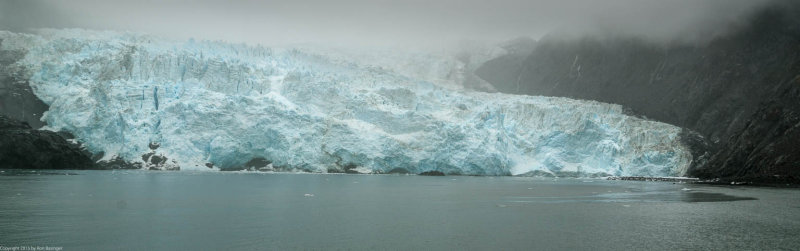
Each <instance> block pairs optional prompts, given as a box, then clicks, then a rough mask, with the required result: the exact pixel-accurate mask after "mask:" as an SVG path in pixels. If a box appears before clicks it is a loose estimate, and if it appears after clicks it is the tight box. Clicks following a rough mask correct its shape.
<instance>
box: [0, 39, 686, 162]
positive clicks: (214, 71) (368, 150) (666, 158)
mask: <svg viewBox="0 0 800 251" xmlns="http://www.w3.org/2000/svg"><path fill="white" fill-rule="evenodd" d="M0 39H2V44H1V45H0V46H1V47H2V50H18V51H24V52H25V53H26V55H25V57H24V58H23V59H22V60H20V61H19V62H17V63H16V64H19V65H20V67H24V68H25V69H26V71H28V72H29V75H30V80H29V82H30V85H31V87H32V89H33V91H34V93H35V95H36V96H37V97H39V98H40V99H41V100H42V101H44V102H45V103H47V104H48V105H49V106H50V109H49V111H47V112H46V114H45V115H44V116H43V118H42V119H43V120H44V121H45V122H47V124H48V126H47V127H46V129H48V130H56V131H57V130H66V131H69V132H71V133H72V134H74V135H75V136H76V138H77V139H78V140H79V141H81V142H83V143H84V144H85V146H86V147H87V148H88V150H89V151H91V152H93V153H95V154H99V153H101V152H102V153H104V154H103V156H104V157H103V158H104V159H106V160H109V159H111V158H114V157H120V158H122V159H125V160H127V161H130V162H147V163H146V165H151V166H152V165H154V164H156V166H157V167H158V168H175V167H180V169H182V170H186V169H202V170H208V168H207V166H211V164H208V165H207V163H213V169H215V170H216V169H219V168H222V169H225V168H239V167H242V166H247V165H250V164H251V163H253V161H254V160H259V161H256V162H260V163H263V164H266V163H270V164H269V165H268V166H267V167H265V168H266V169H270V168H271V169H274V170H304V171H312V172H333V171H335V172H341V171H357V172H362V173H387V172H390V171H392V170H394V171H408V172H411V173H419V172H424V171H431V170H436V171H441V172H444V173H450V174H467V175H519V174H557V175H563V174H579V175H592V174H600V175H645V176H678V175H682V174H684V172H685V170H686V168H687V167H688V166H689V165H690V161H691V159H692V158H691V154H690V153H689V150H688V149H687V147H686V146H684V145H682V143H681V142H680V139H679V136H678V135H679V133H680V131H681V129H680V128H678V127H675V126H671V125H668V124H664V123H659V122H654V121H648V120H644V119H640V118H636V117H631V116H627V115H625V114H624V113H623V111H622V107H620V106H618V105H612V104H605V103H600V102H594V101H582V100H573V99H567V98H553V97H534V96H520V95H508V94H496V93H494V94H493V93H481V92H472V91H466V90H458V89H454V88H449V87H444V86H445V85H440V84H437V83H436V81H432V80H430V79H427V80H426V79H420V78H416V77H414V76H413V74H402V72H403V71H395V70H392V69H388V68H387V67H376V66H375V65H370V64H369V63H366V62H364V60H360V61H355V60H354V61H347V60H346V59H347V58H346V57H342V56H341V55H339V56H337V57H336V58H335V59H334V58H333V57H328V56H326V55H325V54H321V53H312V52H309V51H305V50H301V49H278V48H264V47H259V46H247V45H239V44H227V43H222V42H207V41H203V42H201V41H193V40H189V41H185V42H174V41H169V40H163V39H159V38H156V37H151V36H147V35H140V34H128V33H116V32H96V31H83V30H43V31H38V32H37V33H36V34H17V33H10V32H0ZM431 60H435V59H431ZM433 65H446V64H433ZM389 68H391V67H389ZM408 69H411V68H405V70H408ZM151 149H156V150H155V153H153V150H151ZM153 156H158V159H157V160H154V159H153Z"/></svg>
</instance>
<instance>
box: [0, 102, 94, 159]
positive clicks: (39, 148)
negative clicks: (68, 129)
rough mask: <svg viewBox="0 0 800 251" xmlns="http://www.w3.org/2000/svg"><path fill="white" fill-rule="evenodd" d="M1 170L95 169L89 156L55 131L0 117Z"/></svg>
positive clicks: (78, 146)
mask: <svg viewBox="0 0 800 251" xmlns="http://www.w3.org/2000/svg"><path fill="white" fill-rule="evenodd" d="M0 168H15V169H95V168H97V166H95V164H94V162H93V161H92V160H91V158H90V154H89V153H88V152H87V151H85V150H83V149H82V148H81V147H80V145H78V144H74V143H71V142H69V141H67V140H65V139H64V137H63V136H62V135H60V134H59V133H56V132H51V131H45V130H35V129H33V128H31V127H30V126H29V125H28V124H27V123H25V122H21V121H18V120H14V119H11V118H9V117H6V116H3V115H0Z"/></svg>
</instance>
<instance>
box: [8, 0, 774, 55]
mask: <svg viewBox="0 0 800 251" xmlns="http://www.w3.org/2000/svg"><path fill="white" fill-rule="evenodd" d="M768 1H769V0H603V1H598V0H494V1H486V0H427V1H422V0H405V1H388V0H340V1H328V0H276V1H246V0H232V1H176V0H171V1H147V0H137V1H86V0H70V1H41V0H35V1H2V2H0V29H3V30H13V31H25V30H28V29H32V28H87V29H103V30H106V29H109V30H124V31H134V32H145V33H152V34H156V35H159V36H166V37H172V38H179V39H184V38H189V37H194V38H198V39H213V40H225V41H229V42H245V43H251V44H254V43H260V44H267V45H282V44H296V43H306V44H308V43H310V44H340V45H403V44H417V45H419V44H443V43H451V42H454V41H462V40H473V41H487V42H499V41H504V40H508V39H511V38H514V37H519V36H529V37H532V38H534V39H537V38H540V37H542V36H543V35H545V34H549V33H554V32H557V33H561V34H577V35H584V34H592V35H597V34H615V35H616V34H624V35H636V36H641V37H644V38H646V39H651V40H654V41H689V42H692V41H702V40H704V39H708V38H709V37H711V36H713V35H714V34H720V33H722V32H724V31H725V30H726V29H727V28H728V27H730V26H731V25H732V24H735V23H736V22H739V21H741V20H742V18H743V17H744V16H745V15H746V14H747V13H748V12H750V11H752V10H754V9H755V8H757V7H758V6H760V5H763V4H765V3H766V2H768Z"/></svg>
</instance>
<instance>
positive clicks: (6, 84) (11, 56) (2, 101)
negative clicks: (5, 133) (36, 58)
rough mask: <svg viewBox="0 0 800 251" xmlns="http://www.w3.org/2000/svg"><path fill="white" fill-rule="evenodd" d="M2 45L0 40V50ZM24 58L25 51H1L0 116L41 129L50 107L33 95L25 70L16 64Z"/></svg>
mask: <svg viewBox="0 0 800 251" xmlns="http://www.w3.org/2000/svg"><path fill="white" fill-rule="evenodd" d="M2 44H3V40H2V39H0V48H2ZM23 57H25V52H24V51H19V50H3V49H0V114H2V115H6V116H9V117H10V118H13V119H16V120H20V121H24V122H26V123H28V124H29V125H30V126H31V127H33V128H40V127H42V126H44V125H45V124H44V122H42V121H41V120H40V118H41V117H42V113H44V112H45V111H47V109H48V106H47V105H46V104H45V103H44V102H42V101H41V100H39V98H37V97H36V95H34V94H33V91H32V90H31V87H30V85H29V84H28V79H30V76H27V75H26V74H28V73H27V72H26V71H25V69H23V68H22V67H21V66H19V65H18V64H14V63H16V62H17V61H19V60H21V59H22V58H23Z"/></svg>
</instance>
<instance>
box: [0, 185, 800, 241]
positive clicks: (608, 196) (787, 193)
mask: <svg viewBox="0 0 800 251" xmlns="http://www.w3.org/2000/svg"><path fill="white" fill-rule="evenodd" d="M68 174H69V175H68ZM312 195H313V196H312ZM0 202H2V203H0V246H3V247H15V246H34V247H36V246H40V247H45V246H49V247H63V250H86V249H90V250H98V249H99V250H168V249H201V250H206V249H234V250H239V249H244V250H261V249H279V250H286V249H359V250H363V249H366V250H375V249H402V250H408V249H423V250H430V249H448V250H453V249H456V250H462V249H478V250H509V249H518V250H531V249H569V250H574V249H592V250H597V249H615V250H619V249H793V250H798V249H800V190H796V189H775V188H751V187H746V188H744V187H716V186H702V185H692V184H673V183H669V182H636V181H606V180H584V179H558V180H554V179H537V178H515V177H461V176H447V177H426V176H395V175H323V174H271V173H216V172H183V171H181V172H153V171H150V172H147V171H123V172H121V171H37V172H35V173H30V171H22V172H21V171H11V170H5V171H3V172H2V173H0Z"/></svg>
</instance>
